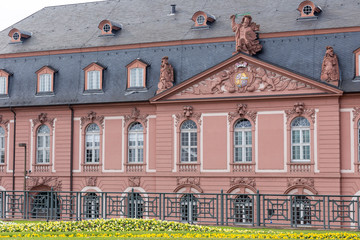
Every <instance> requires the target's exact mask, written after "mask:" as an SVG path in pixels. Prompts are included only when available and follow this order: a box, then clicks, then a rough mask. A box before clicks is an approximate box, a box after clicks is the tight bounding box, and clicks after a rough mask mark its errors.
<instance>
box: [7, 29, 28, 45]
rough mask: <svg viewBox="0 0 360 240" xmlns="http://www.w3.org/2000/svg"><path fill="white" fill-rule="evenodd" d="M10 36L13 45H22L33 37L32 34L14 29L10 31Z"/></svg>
mask: <svg viewBox="0 0 360 240" xmlns="http://www.w3.org/2000/svg"><path fill="white" fill-rule="evenodd" d="M8 36H9V37H10V38H11V43H22V42H23V41H24V40H25V39H27V38H30V37H31V33H30V32H26V31H21V30H19V29H17V28H13V29H11V30H10V32H9V34H8Z"/></svg>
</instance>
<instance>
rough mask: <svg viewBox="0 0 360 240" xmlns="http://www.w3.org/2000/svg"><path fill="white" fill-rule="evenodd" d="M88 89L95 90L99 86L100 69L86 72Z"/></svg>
mask: <svg viewBox="0 0 360 240" xmlns="http://www.w3.org/2000/svg"><path fill="white" fill-rule="evenodd" d="M87 88H88V90H94V89H95V90H96V89H101V88H100V71H89V72H88V73H87Z"/></svg>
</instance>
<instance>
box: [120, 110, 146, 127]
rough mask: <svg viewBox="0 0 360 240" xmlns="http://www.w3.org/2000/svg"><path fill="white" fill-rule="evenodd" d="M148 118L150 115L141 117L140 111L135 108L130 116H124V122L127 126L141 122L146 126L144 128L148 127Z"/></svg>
mask: <svg viewBox="0 0 360 240" xmlns="http://www.w3.org/2000/svg"><path fill="white" fill-rule="evenodd" d="M148 116H149V115H148V114H143V115H141V114H140V110H138V109H137V108H136V107H134V108H133V109H132V110H131V113H130V115H125V116H124V119H125V120H124V121H125V124H127V123H128V122H134V121H140V122H142V123H143V124H144V125H145V126H144V127H146V126H147V117H148Z"/></svg>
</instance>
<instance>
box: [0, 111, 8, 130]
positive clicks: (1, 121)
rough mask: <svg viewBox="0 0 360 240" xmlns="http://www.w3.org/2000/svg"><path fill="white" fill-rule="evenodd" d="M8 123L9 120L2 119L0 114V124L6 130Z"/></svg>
mask: <svg viewBox="0 0 360 240" xmlns="http://www.w3.org/2000/svg"><path fill="white" fill-rule="evenodd" d="M8 123H9V120H4V119H3V116H2V115H0V124H1V125H3V126H4V127H5V131H6V132H7V131H8Z"/></svg>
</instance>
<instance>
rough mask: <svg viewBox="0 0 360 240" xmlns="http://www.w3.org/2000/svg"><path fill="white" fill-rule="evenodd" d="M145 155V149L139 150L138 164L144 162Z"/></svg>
mask: <svg viewBox="0 0 360 240" xmlns="http://www.w3.org/2000/svg"><path fill="white" fill-rule="evenodd" d="M143 154H144V151H143V149H138V159H137V161H138V162H140V163H141V162H143Z"/></svg>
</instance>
